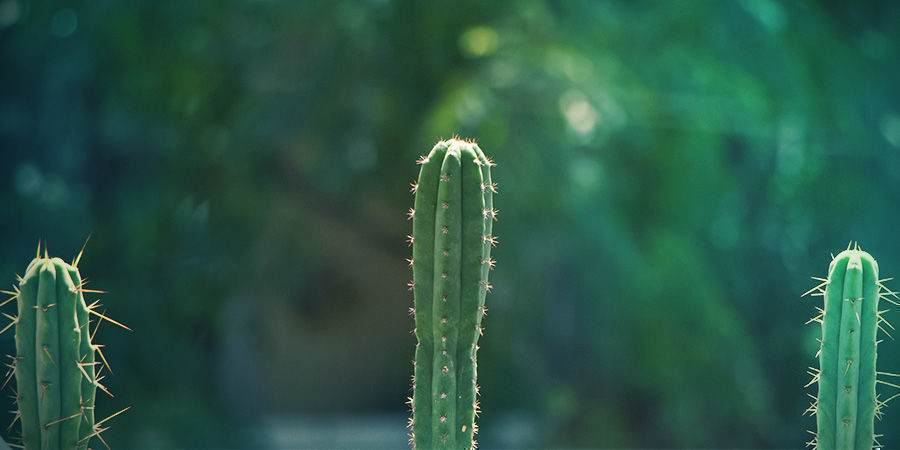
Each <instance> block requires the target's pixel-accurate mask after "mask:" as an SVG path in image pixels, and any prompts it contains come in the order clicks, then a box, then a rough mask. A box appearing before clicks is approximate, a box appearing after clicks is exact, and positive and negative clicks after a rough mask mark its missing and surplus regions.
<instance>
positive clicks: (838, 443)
mask: <svg viewBox="0 0 900 450" xmlns="http://www.w3.org/2000/svg"><path fill="white" fill-rule="evenodd" d="M815 279H816V280H818V281H819V282H820V284H819V285H818V286H816V287H814V288H813V289H811V290H809V291H808V292H807V293H806V294H813V295H819V296H822V297H824V300H825V301H824V308H818V307H817V308H816V310H817V311H818V315H817V316H816V317H813V318H812V319H810V321H809V322H816V323H820V324H821V326H822V339H821V341H820V343H821V346H820V348H819V352H818V354H817V356H818V358H819V369H814V368H811V369H810V375H812V377H813V378H812V380H811V381H810V382H809V384H807V386H811V385H813V384H816V383H817V384H818V395H817V396H816V400H815V401H814V402H813V403H812V404H811V405H810V407H809V409H807V412H808V413H811V414H815V416H816V428H817V430H816V432H815V433H812V434H813V435H814V436H815V437H814V438H813V439H812V440H811V441H810V442H809V443H808V444H809V445H814V446H815V447H816V448H818V449H829V450H831V449H844V450H850V449H856V450H860V449H871V448H872V446H873V443H875V442H876V435H875V418H876V417H878V418H880V417H881V408H882V407H883V406H884V405H885V404H886V403H887V401H888V400H890V399H888V400H884V401H881V400H879V398H878V396H877V395H876V393H875V385H876V383H883V384H886V385H889V386H894V385H893V384H892V383H888V382H885V381H883V380H881V379H876V378H877V376H879V375H882V376H885V375H886V376H894V375H893V374H890V373H885V372H878V371H876V368H875V360H876V357H877V347H878V342H880V341H876V333H877V331H878V330H879V329H880V330H881V331H882V332H884V333H885V334H887V329H885V327H888V328H892V327H890V324H889V323H888V322H887V321H886V320H885V319H884V318H883V317H882V314H883V313H884V312H886V311H887V310H884V311H879V310H878V301H879V299H884V300H886V301H888V302H890V303H893V304H896V302H895V301H894V300H893V299H891V298H890V296H895V297H896V294H895V293H894V292H891V291H889V290H888V289H886V288H885V287H884V285H883V284H882V281H884V280H879V279H878V263H877V262H876V261H875V259H874V258H872V256H871V255H869V254H868V253H866V252H864V251H862V250H860V249H859V246H858V245H856V246H848V247H847V250H845V251H843V252H841V253H839V254H838V255H837V256H836V257H834V258H833V259H832V261H831V265H830V266H829V268H828V278H827V279H823V278H815ZM806 294H804V295H806ZM809 322H808V323H809ZM882 325H884V326H882Z"/></svg>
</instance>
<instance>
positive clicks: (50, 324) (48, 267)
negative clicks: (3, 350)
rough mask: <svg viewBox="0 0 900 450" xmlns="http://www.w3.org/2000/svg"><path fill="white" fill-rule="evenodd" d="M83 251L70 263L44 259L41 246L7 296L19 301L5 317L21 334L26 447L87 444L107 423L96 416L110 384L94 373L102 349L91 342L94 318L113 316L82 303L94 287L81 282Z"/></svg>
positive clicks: (19, 380) (18, 373) (19, 392)
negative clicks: (100, 392) (96, 406)
mask: <svg viewBox="0 0 900 450" xmlns="http://www.w3.org/2000/svg"><path fill="white" fill-rule="evenodd" d="M80 257H81V254H79V255H78V257H77V258H76V259H75V261H74V262H73V263H72V265H69V264H67V263H66V262H65V261H63V260H62V259H59V258H49V257H48V256H47V253H46V250H45V251H44V257H43V258H41V257H40V248H38V256H37V257H35V259H34V260H32V261H31V263H30V264H29V265H28V268H27V269H26V270H25V275H24V276H22V277H20V278H19V284H18V286H16V287H15V292H12V293H11V294H13V297H12V298H10V299H9V300H8V301H11V300H12V299H18V316H17V317H12V316H8V315H7V317H11V318H12V319H13V322H12V324H15V335H16V353H17V356H16V357H15V358H14V360H13V364H12V365H11V367H13V368H14V374H15V378H16V387H17V389H16V397H15V398H16V403H17V405H18V411H16V419H18V420H20V421H21V423H22V442H23V445H24V447H25V448H26V449H29V450H30V449H85V448H87V447H88V443H89V441H90V439H91V437H93V436H99V433H100V432H101V431H103V429H104V428H102V427H101V426H100V425H101V424H102V422H103V421H101V422H97V423H95V421H94V399H95V397H96V391H97V388H98V387H99V388H100V389H103V390H104V391H105V388H104V387H103V386H102V385H101V384H100V383H99V382H98V379H97V375H98V372H99V370H96V369H95V366H96V364H97V363H96V362H95V359H94V358H95V352H98V351H99V348H98V346H96V345H93V344H92V343H91V332H90V330H89V324H90V320H89V317H90V315H91V314H94V315H97V316H99V317H100V318H102V319H106V320H109V319H107V318H106V317H105V316H103V315H102V314H98V313H96V312H95V311H93V310H92V309H91V307H89V306H87V305H86V304H85V302H84V296H83V292H97V291H88V290H86V289H84V288H83V284H84V282H83V281H82V278H81V274H80V273H79V272H78V268H77V266H78V260H79V259H80ZM92 306H93V305H92ZM114 323H117V322H114ZM12 324H10V325H12ZM117 324H118V323H117ZM7 328H8V327H7ZM4 331H5V330H4ZM100 356H101V357H102V353H101V354H100ZM7 381H8V380H7ZM101 439H102V438H101Z"/></svg>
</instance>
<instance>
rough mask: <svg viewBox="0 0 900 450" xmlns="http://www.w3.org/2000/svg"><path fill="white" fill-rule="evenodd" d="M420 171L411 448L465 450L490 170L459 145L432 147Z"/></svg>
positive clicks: (469, 442)
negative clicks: (415, 341)
mask: <svg viewBox="0 0 900 450" xmlns="http://www.w3.org/2000/svg"><path fill="white" fill-rule="evenodd" d="M419 164H421V166H422V167H421V170H420V172H419V179H418V183H414V184H413V191H414V192H415V195H416V199H415V208H414V209H413V210H411V211H410V216H411V218H412V220H413V234H412V235H411V236H410V237H409V240H410V243H411V244H412V246H413V258H412V260H410V265H411V266H412V268H413V281H412V283H410V287H411V289H412V291H413V296H414V308H413V311H414V314H415V323H416V329H415V335H416V338H417V340H418V344H417V345H416V353H415V361H414V367H415V369H414V374H413V397H412V398H411V399H410V403H411V406H412V413H413V417H412V419H411V420H410V428H411V429H412V433H410V436H411V439H410V442H411V443H412V444H413V447H415V448H423V449H430V448H447V449H460V448H465V449H468V448H473V447H474V445H475V441H474V434H475V432H476V426H475V415H476V414H477V412H478V402H477V400H476V396H477V390H478V387H477V385H476V377H477V372H476V367H477V364H476V352H477V350H478V338H479V336H480V335H481V333H482V328H481V320H482V317H483V316H484V315H485V312H486V309H485V307H484V298H485V295H486V294H487V292H488V291H489V290H490V288H491V286H490V285H489V284H488V272H489V271H490V269H491V268H492V267H493V265H494V261H493V260H492V259H491V247H492V246H493V245H495V244H496V239H495V238H494V236H493V235H492V234H491V227H492V222H493V220H495V219H496V216H497V211H496V210H495V209H494V207H493V194H494V193H495V192H496V185H495V184H493V183H492V181H491V166H493V165H494V164H493V162H491V161H490V160H489V159H487V158H486V157H485V156H484V153H482V151H481V149H480V148H478V145H476V144H474V143H470V142H465V141H461V140H458V139H451V140H449V141H441V142H438V143H437V145H435V147H434V148H433V149H432V150H431V152H430V153H429V154H428V156H427V157H423V158H421V159H420V160H419Z"/></svg>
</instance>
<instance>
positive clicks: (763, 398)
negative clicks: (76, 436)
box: [0, 0, 900, 449]
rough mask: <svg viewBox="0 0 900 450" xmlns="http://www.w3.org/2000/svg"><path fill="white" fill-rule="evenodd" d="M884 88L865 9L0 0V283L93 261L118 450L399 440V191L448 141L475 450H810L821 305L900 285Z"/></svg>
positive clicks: (899, 63) (2, 347)
mask: <svg viewBox="0 0 900 450" xmlns="http://www.w3.org/2000/svg"><path fill="white" fill-rule="evenodd" d="M898 79H900V8H896V6H895V5H894V4H893V2H890V1H886V0H885V1H881V2H879V1H869V2H862V3H858V4H856V3H851V2H812V1H799V0H798V1H786V2H780V1H776V0H743V1H718V0H709V1H703V0H691V1H667V0H660V1H627V2H626V1H587V2H578V1H561V0H560V1H549V0H548V1H541V0H526V1H517V2H503V1H500V2H480V1H454V2H443V1H437V2H418V1H400V0H395V1H390V0H378V1H363V0H348V1H300V2H295V1H276V0H228V1H212V0H207V1H201V0H191V1H173V0H167V1H135V0H131V1H123V0H90V1H88V0H83V1H78V0H73V1H59V2H40V1H35V0H0V236H2V245H0V274H2V277H0V282H2V284H4V285H10V284H12V283H13V282H14V274H16V273H21V272H22V271H23V270H24V268H25V266H26V264H27V263H28V261H29V260H30V258H31V257H32V256H33V254H34V251H35V248H36V246H37V242H38V240H39V239H42V240H44V241H45V242H46V243H47V245H48V246H49V248H50V250H51V253H53V254H55V255H59V256H63V257H66V258H71V257H73V256H74V255H75V254H76V253H77V251H78V250H79V249H80V247H81V245H82V243H83V242H84V240H85V238H86V237H87V236H88V234H90V233H93V237H92V239H91V241H90V243H89V244H88V246H87V250H86V252H85V256H84V258H83V259H82V262H81V264H80V267H81V268H82V271H83V273H84V274H85V275H86V276H87V277H89V278H90V280H91V287H92V288H93V289H102V290H105V291H108V294H105V295H103V296H102V299H103V302H104V304H105V305H106V308H107V311H108V313H109V315H111V316H112V317H114V318H116V319H118V320H120V321H122V322H124V323H126V324H128V325H129V326H131V327H132V328H133V329H134V332H133V333H129V332H126V331H123V330H120V329H117V328H115V327H112V326H106V327H104V328H103V329H101V331H100V333H99V336H98V338H97V339H98V340H99V341H100V342H101V343H105V344H106V345H107V346H106V347H105V354H106V357H107V359H108V360H109V362H110V364H111V366H112V369H113V370H114V371H115V373H114V374H113V375H111V376H109V377H108V378H107V379H106V385H107V386H108V387H109V388H110V390H111V391H112V392H113V393H115V394H116V397H115V398H102V399H101V400H99V401H98V415H100V416H105V415H107V414H111V413H113V412H115V411H118V410H119V409H121V408H123V407H125V406H129V405H130V406H132V409H131V410H130V411H128V412H127V413H126V414H123V415H121V416H119V417H117V418H115V419H114V420H113V421H112V425H113V427H112V429H111V430H109V431H108V432H107V433H106V434H105V435H104V436H105V437H106V439H107V441H108V442H109V443H110V445H111V446H113V447H114V448H133V449H140V448H168V447H197V448H200V447H205V448H221V447H231V448H235V447H243V448H254V447H266V448H272V447H320V448H321V447H345V446H346V447H393V448H396V447H402V446H403V445H405V442H406V436H405V433H406V431H405V429H404V425H405V422H406V419H405V416H406V414H407V412H406V411H405V405H404V401H405V399H406V396H407V395H408V394H409V377H410V375H411V373H412V366H411V364H410V360H411V359H412V354H413V347H414V344H415V343H414V337H413V336H412V335H411V334H410V330H411V329H412V320H411V319H410V318H409V317H408V315H407V308H408V307H409V306H410V304H411V296H410V293H409V292H407V290H406V285H405V283H406V281H407V280H408V279H409V277H410V274H409V272H408V268H407V267H406V263H405V261H404V258H406V257H408V255H409V253H410V249H409V248H408V247H407V246H406V244H405V242H404V240H405V235H406V234H407V233H409V231H410V228H411V227H410V224H409V222H407V221H406V218H405V212H406V210H407V208H409V207H410V206H411V205H412V198H411V196H410V194H409V183H410V182H411V181H412V180H413V178H414V177H415V176H416V174H417V170H418V168H417V166H416V165H415V163H414V161H415V159H416V157H417V156H418V155H420V154H423V153H425V152H427V151H428V150H429V149H430V148H431V146H432V145H433V144H434V143H435V142H436V141H437V140H438V139H439V138H440V137H444V138H449V137H450V136H451V135H453V134H459V135H460V136H462V137H468V138H475V139H477V140H478V142H479V144H480V145H481V147H482V148H483V149H484V150H485V151H486V153H487V154H488V155H489V156H492V157H493V158H494V160H495V161H497V162H498V164H499V166H498V167H497V168H496V169H495V170H494V179H495V180H496V181H498V182H499V188H500V195H499V196H498V197H497V198H496V200H495V202H496V206H497V207H498V208H499V209H500V221H499V222H498V223H497V224H496V225H495V230H496V232H497V235H498V236H499V237H500V246H499V247H498V248H497V249H496V250H495V253H494V255H495V258H496V259H497V261H498V265H497V268H496V270H495V271H494V272H493V274H492V284H493V285H494V287H495V289H494V293H493V294H491V295H489V297H488V299H487V302H488V307H489V314H488V317H487V319H486V322H485V325H486V334H485V336H484V337H483V338H482V341H481V344H482V345H481V351H480V355H479V363H480V366H479V371H480V380H479V384H480V385H481V387H482V390H481V392H482V402H481V405H482V409H483V413H482V415H481V418H480V422H479V423H480V425H481V434H480V435H479V436H480V437H479V440H480V442H481V443H482V444H483V446H484V447H488V448H498V447H499V448H502V447H517V448H522V447H542V446H553V447H591V448H597V447H693V448H712V447H714V448H722V447H729V448H731V447H737V448H759V447H782V448H784V447H791V448H797V447H800V446H802V444H803V443H804V442H805V441H807V440H808V439H809V435H808V434H807V433H806V431H805V430H807V429H813V428H814V426H815V424H814V420H813V419H812V418H809V417H808V416H807V417H804V416H801V413H802V412H803V410H804V409H805V408H806V407H807V406H808V401H809V398H808V397H807V395H806V393H807V392H810V393H814V389H806V390H804V389H803V385H804V384H805V383H806V382H807V380H808V376H807V375H806V374H805V370H806V368H807V366H811V365H817V362H816V360H815V359H814V357H813V355H814V353H815V351H816V348H817V343H816V341H815V337H816V335H817V333H818V330H817V329H816V327H815V326H812V325H807V326H804V325H803V323H804V322H805V321H806V320H807V319H808V318H809V317H811V316H812V315H813V310H814V306H815V305H817V304H818V302H819V299H818V298H812V299H801V298H800V294H801V293H803V292H804V291H805V290H807V289H808V288H810V287H812V285H813V281H812V280H810V278H809V277H810V276H812V275H818V276H822V275H824V273H825V270H826V269H827V266H828V262H829V261H830V256H829V253H832V252H833V253H837V252H838V251H840V250H841V249H843V248H844V247H846V245H847V243H848V242H849V241H851V240H854V241H856V240H858V241H859V243H860V245H861V246H862V247H863V248H864V249H866V250H869V251H870V252H871V253H872V254H873V255H874V256H875V257H876V258H878V260H879V263H880V266H881V268H882V271H883V274H884V275H885V276H890V275H891V274H900V239H897V238H896V236H897V233H896V229H897V224H898V220H900V208H898V202H900V183H898V182H900V83H897V80H898ZM889 285H890V284H889ZM895 286H897V284H895ZM93 299H94V298H93V296H89V297H88V300H89V301H90V300H93ZM6 308H8V309H7V312H12V307H9V306H7V307H6ZM888 317H889V318H890V317H891V315H890V314H889V315H888ZM894 317H898V315H897V314H894ZM0 351H3V352H4V353H12V352H13V351H14V345H13V336H12V334H11V333H7V334H5V335H3V336H0ZM879 366H880V369H881V370H889V371H895V372H896V371H900V343H896V342H890V340H888V341H887V342H886V343H885V344H884V345H883V346H882V347H881V352H880V355H879ZM882 388H884V389H883V390H882ZM879 392H881V393H882V395H883V396H884V395H886V394H890V393H892V392H890V390H889V389H888V388H885V387H884V386H881V387H879ZM898 409H900V408H898V407H897V406H894V407H893V408H888V409H887V411H886V416H885V420H884V421H883V422H881V423H880V424H877V425H876V431H878V432H881V433H884V434H885V436H884V438H882V439H881V441H882V442H883V443H886V444H887V445H894V446H896V445H900V410H898ZM9 420H12V415H11V414H10V415H9ZM4 426H5V424H4ZM17 427H18V425H16V426H15V427H14V429H13V431H6V432H4V436H7V437H8V436H10V435H11V434H13V433H15V430H16V429H17ZM97 445H99V444H97Z"/></svg>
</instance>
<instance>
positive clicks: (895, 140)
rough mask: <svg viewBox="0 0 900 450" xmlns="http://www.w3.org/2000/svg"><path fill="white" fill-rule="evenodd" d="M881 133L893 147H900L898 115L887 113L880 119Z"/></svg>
mask: <svg viewBox="0 0 900 450" xmlns="http://www.w3.org/2000/svg"><path fill="white" fill-rule="evenodd" d="M881 134H882V135H883V136H884V138H885V139H886V140H887V141H888V143H890V144H891V145H892V146H894V148H900V116H898V115H896V114H888V115H886V116H884V117H883V118H882V119H881Z"/></svg>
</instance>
